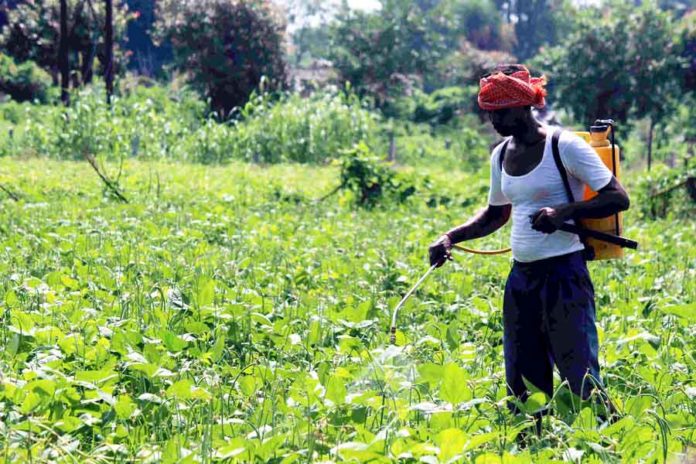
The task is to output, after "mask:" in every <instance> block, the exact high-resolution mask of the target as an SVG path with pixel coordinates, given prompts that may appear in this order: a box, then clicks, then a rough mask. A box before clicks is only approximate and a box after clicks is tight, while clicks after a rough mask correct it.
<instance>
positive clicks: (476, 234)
mask: <svg viewBox="0 0 696 464" xmlns="http://www.w3.org/2000/svg"><path fill="white" fill-rule="evenodd" d="M511 211H512V206H511V205H500V206H494V205H488V206H486V207H485V208H483V209H482V210H481V211H479V212H478V213H476V215H474V217H472V218H471V219H469V220H468V221H467V222H465V223H464V224H462V225H461V226H459V227H455V228H454V229H451V230H449V231H447V232H446V235H448V236H449V238H450V240H452V244H453V245H454V244H455V243H459V242H463V241H465V240H473V239H475V238H481V237H485V236H486V235H490V234H492V233H493V232H495V231H496V230H498V229H500V228H501V227H503V226H504V225H505V224H506V223H507V222H508V220H509V219H510V212H511Z"/></svg>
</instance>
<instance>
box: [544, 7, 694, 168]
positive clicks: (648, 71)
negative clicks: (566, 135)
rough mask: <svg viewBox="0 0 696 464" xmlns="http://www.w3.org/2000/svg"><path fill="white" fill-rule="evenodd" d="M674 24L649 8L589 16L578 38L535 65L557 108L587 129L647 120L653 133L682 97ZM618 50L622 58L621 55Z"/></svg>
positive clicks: (549, 52)
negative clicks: (597, 123)
mask: <svg viewBox="0 0 696 464" xmlns="http://www.w3.org/2000/svg"><path fill="white" fill-rule="evenodd" d="M672 30H673V26H672V20H671V15H670V13H668V12H663V11H660V9H659V8H658V7H657V6H656V5H655V4H654V3H651V2H645V3H644V4H643V5H642V6H641V7H638V8H635V7H632V6H630V5H621V4H618V3H617V4H616V5H614V7H613V8H612V9H611V10H610V13H609V14H604V13H602V12H601V11H599V10H588V11H587V12H586V13H585V14H584V16H583V17H582V18H581V19H580V23H579V25H578V27H577V28H576V30H575V32H573V33H572V34H570V36H569V37H568V38H567V40H565V41H564V42H563V43H562V44H561V45H560V46H558V47H555V48H552V49H549V50H546V51H545V52H543V53H542V54H541V56H540V57H538V59H536V60H535V61H534V62H533V66H534V67H538V68H540V70H542V71H544V72H545V74H547V75H548V76H549V77H550V85H549V91H550V92H551V94H552V96H553V97H555V98H554V101H555V103H556V105H558V106H560V107H563V108H566V109H567V110H568V111H569V112H570V113H571V114H572V115H573V116H574V117H575V118H576V119H577V120H578V122H580V123H582V124H583V125H588V124H591V123H592V122H593V121H594V120H595V119H597V118H607V117H612V118H614V119H616V120H618V121H622V122H623V123H624V124H627V123H628V122H629V119H641V118H649V120H650V135H649V136H648V150H647V153H648V163H650V162H651V153H652V132H653V129H654V127H655V125H657V124H659V123H660V122H662V120H663V119H664V118H665V117H666V116H667V115H668V113H669V112H670V111H671V108H672V107H673V106H672V104H673V102H674V101H675V99H676V97H677V96H678V94H679V93H680V89H679V85H678V84H679V76H680V71H681V65H682V59H681V58H680V57H679V56H678V55H677V54H676V53H674V49H675V43H674V41H673V38H672ZM619 50H620V53H617V51H619Z"/></svg>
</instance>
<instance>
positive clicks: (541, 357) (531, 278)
mask: <svg viewBox="0 0 696 464" xmlns="http://www.w3.org/2000/svg"><path fill="white" fill-rule="evenodd" d="M503 325H504V333H503V347H504V353H505V377H506V380H507V385H508V393H509V394H511V395H514V396H516V397H518V398H520V399H522V400H525V399H526V398H527V396H528V394H529V392H528V391H527V387H526V386H525V384H524V381H523V380H522V378H523V377H524V378H525V379H526V380H527V381H528V382H530V383H531V384H532V385H534V386H535V387H537V388H538V389H540V390H542V391H543V392H545V393H547V394H548V395H552V393H553V366H554V364H555V365H556V367H557V368H558V370H559V372H560V376H561V379H563V380H567V381H568V383H569V385H570V388H571V390H572V391H573V393H575V394H577V395H579V396H580V397H581V398H583V399H587V397H588V396H589V394H590V392H591V391H592V390H593V388H595V387H600V388H601V387H602V383H601V381H600V377H599V363H598V361H597V351H598V348H599V346H598V340H597V328H596V327H595V303H594V287H593V286H592V281H591V280H590V274H589V272H588V270H587V266H586V264H585V258H584V257H583V255H582V252H576V253H571V254H568V255H563V256H557V257H553V258H548V259H543V260H539V261H534V262H532V263H520V262H517V261H516V262H515V263H514V264H513V266H512V270H511V271H510V275H509V277H508V280H507V283H506V285H505V297H504V302H503Z"/></svg>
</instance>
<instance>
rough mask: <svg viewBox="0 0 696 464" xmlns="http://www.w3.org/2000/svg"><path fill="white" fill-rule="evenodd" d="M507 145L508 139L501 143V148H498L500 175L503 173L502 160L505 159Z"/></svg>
mask: <svg viewBox="0 0 696 464" xmlns="http://www.w3.org/2000/svg"><path fill="white" fill-rule="evenodd" d="M508 143H510V139H507V140H505V142H503V146H502V147H501V148H500V155H499V156H498V161H499V162H500V166H499V167H500V173H501V174H502V172H503V160H504V159H505V150H507V146H508Z"/></svg>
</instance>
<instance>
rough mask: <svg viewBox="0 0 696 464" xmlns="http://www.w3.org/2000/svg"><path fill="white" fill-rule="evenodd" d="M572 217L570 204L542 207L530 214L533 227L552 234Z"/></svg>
mask: <svg viewBox="0 0 696 464" xmlns="http://www.w3.org/2000/svg"><path fill="white" fill-rule="evenodd" d="M570 217H571V212H570V210H569V208H568V205H561V206H554V207H553V208H549V207H546V208H541V209H540V210H539V211H537V212H536V213H534V214H532V215H530V216H529V222H531V223H532V229H534V230H536V231H539V232H543V233H545V234H551V233H553V232H556V231H557V230H558V228H559V227H561V225H563V223H564V222H566V221H567V220H568V219H570Z"/></svg>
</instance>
